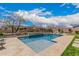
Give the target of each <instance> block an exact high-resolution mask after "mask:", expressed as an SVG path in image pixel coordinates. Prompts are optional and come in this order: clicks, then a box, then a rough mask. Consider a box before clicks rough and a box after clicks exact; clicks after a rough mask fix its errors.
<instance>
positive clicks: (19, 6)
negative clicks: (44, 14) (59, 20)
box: [0, 3, 79, 16]
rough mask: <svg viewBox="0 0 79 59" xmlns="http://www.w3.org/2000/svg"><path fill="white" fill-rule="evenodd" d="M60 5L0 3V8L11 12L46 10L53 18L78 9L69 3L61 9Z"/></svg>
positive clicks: (78, 9)
mask: <svg viewBox="0 0 79 59" xmlns="http://www.w3.org/2000/svg"><path fill="white" fill-rule="evenodd" d="M62 4H63V3H35V4H34V3H19V4H18V3H13V4H12V3H1V4H0V6H2V7H4V8H6V9H7V10H11V11H17V10H19V9H21V10H33V9H35V8H46V11H50V12H52V13H53V15H55V16H61V15H62V16H64V15H68V14H74V13H77V12H79V8H75V6H74V5H72V4H71V3H68V4H66V5H64V6H63V7H61V5H62Z"/></svg>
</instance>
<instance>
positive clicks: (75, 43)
mask: <svg viewBox="0 0 79 59" xmlns="http://www.w3.org/2000/svg"><path fill="white" fill-rule="evenodd" d="M72 46H74V47H77V48H79V39H75V40H74V42H73V44H72Z"/></svg>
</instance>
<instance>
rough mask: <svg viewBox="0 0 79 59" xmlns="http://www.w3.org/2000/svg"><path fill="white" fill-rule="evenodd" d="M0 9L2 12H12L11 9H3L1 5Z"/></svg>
mask: <svg viewBox="0 0 79 59" xmlns="http://www.w3.org/2000/svg"><path fill="white" fill-rule="evenodd" d="M0 10H3V11H4V12H8V13H12V11H9V10H7V9H5V8H4V7H2V6H0Z"/></svg>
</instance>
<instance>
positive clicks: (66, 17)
mask: <svg viewBox="0 0 79 59" xmlns="http://www.w3.org/2000/svg"><path fill="white" fill-rule="evenodd" d="M9 13H15V14H18V15H19V16H20V17H23V18H24V19H25V20H26V22H24V24H23V25H24V26H32V25H36V26H43V27H47V26H63V27H72V26H76V25H79V20H78V19H79V4H76V3H0V15H1V16H0V18H2V17H3V16H4V15H6V14H9Z"/></svg>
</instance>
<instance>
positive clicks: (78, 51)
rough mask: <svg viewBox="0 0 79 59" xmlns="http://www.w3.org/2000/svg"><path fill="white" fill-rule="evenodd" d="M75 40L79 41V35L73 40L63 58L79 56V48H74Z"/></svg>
mask: <svg viewBox="0 0 79 59" xmlns="http://www.w3.org/2000/svg"><path fill="white" fill-rule="evenodd" d="M75 39H79V34H76V35H75V37H74V38H73V40H72V42H71V43H70V44H69V46H68V47H67V48H66V50H65V51H64V53H63V54H62V56H79V48H77V47H73V46H72V44H73V41H74V40H75Z"/></svg>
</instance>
